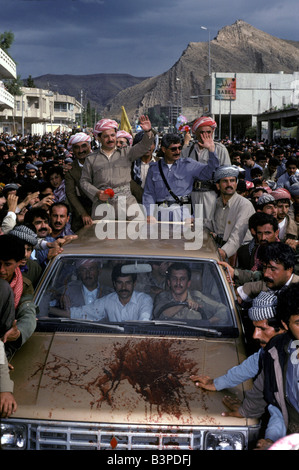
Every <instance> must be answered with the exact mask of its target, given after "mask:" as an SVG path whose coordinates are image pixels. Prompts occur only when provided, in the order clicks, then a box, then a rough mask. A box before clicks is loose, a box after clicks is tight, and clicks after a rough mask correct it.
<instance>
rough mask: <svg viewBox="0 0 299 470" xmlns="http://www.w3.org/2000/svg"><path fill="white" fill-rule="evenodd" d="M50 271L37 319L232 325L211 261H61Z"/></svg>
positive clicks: (94, 258)
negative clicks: (50, 274) (59, 318)
mask: <svg viewBox="0 0 299 470" xmlns="http://www.w3.org/2000/svg"><path fill="white" fill-rule="evenodd" d="M52 272H53V275H52V277H51V278H50V279H49V281H48V283H47V286H45V287H44V289H43V292H42V295H41V296H40V298H39V301H38V306H39V318H45V317H64V318H70V319H76V320H88V321H97V322H99V321H100V322H125V321H149V320H167V321H182V320H183V321H184V322H185V321H187V323H189V324H192V325H198V326H200V325H202V326H204V325H207V326H208V325H212V326H213V327H215V326H217V325H219V326H221V325H225V326H231V325H232V318H231V313H230V308H229V306H228V302H227V299H226V294H225V291H224V287H223V285H222V282H221V280H220V277H219V273H218V271H217V268H216V266H215V265H214V263H212V262H210V261H208V260H207V261H198V262H193V261H192V262H181V261H174V260H167V259H163V260H146V259H142V260H140V259H132V258H130V259H127V260H125V259H123V258H122V259H117V258H104V257H93V258H91V257H89V258H84V257H65V258H63V257H62V258H60V259H59V260H58V266H57V267H56V269H53V271H52Z"/></svg>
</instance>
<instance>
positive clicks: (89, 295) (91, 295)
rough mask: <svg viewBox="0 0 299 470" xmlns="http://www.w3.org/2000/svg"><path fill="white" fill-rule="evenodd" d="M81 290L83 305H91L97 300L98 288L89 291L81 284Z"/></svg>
mask: <svg viewBox="0 0 299 470" xmlns="http://www.w3.org/2000/svg"><path fill="white" fill-rule="evenodd" d="M82 289H83V297H84V302H85V304H91V303H93V302H94V301H95V300H96V299H97V296H98V287H97V288H96V289H94V290H92V291H90V290H88V289H86V287H85V286H84V284H83V285H82Z"/></svg>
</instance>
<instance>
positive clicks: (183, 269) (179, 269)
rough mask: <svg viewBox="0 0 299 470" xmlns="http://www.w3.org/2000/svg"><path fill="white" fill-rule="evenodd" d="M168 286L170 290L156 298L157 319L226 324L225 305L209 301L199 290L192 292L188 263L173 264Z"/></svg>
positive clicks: (168, 274) (170, 269)
mask: <svg viewBox="0 0 299 470" xmlns="http://www.w3.org/2000/svg"><path fill="white" fill-rule="evenodd" d="M167 284H168V288H169V290H166V291H164V292H161V293H160V294H158V295H157V296H156V298H155V302H154V311H153V316H154V318H155V319H160V320H162V319H175V320H177V319H189V320H209V321H210V322H211V323H225V322H226V320H227V311H226V308H225V306H224V305H223V304H221V303H219V302H216V301H214V300H212V299H209V298H208V297H207V296H206V295H204V294H202V293H201V292H200V291H199V290H190V286H191V269H190V267H189V266H188V265H187V264H186V263H173V264H172V265H171V266H170V267H169V268H168V273H167ZM215 313H217V315H215ZM214 315H215V316H214Z"/></svg>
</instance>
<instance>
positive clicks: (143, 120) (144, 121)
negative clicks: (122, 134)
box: [139, 114, 152, 132]
mask: <svg viewBox="0 0 299 470" xmlns="http://www.w3.org/2000/svg"><path fill="white" fill-rule="evenodd" d="M139 123H140V126H141V127H142V129H143V130H144V132H148V131H150V130H151V128H152V123H151V121H150V120H149V117H148V116H144V115H143V114H142V116H140V118H139Z"/></svg>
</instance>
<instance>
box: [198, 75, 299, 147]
mask: <svg viewBox="0 0 299 470" xmlns="http://www.w3.org/2000/svg"><path fill="white" fill-rule="evenodd" d="M205 86H206V90H207V91H206V93H205V95H204V96H203V101H204V104H205V106H206V107H207V108H208V109H210V113H211V115H213V116H214V118H215V119H216V121H217V123H218V132H219V137H221V138H224V137H225V136H229V138H234V137H238V136H240V137H241V136H243V135H244V132H245V130H246V129H247V128H249V127H251V126H256V125H257V116H258V115H261V114H262V113H265V112H266V111H270V112H272V111H276V110H285V109H286V108H289V107H295V108H298V107H299V72H293V73H292V74H285V73H283V72H280V73H275V74H271V73H270V74H269V73H221V72H213V73H212V74H211V76H210V77H207V78H206V82H205ZM264 121H267V119H265V120H264Z"/></svg>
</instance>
